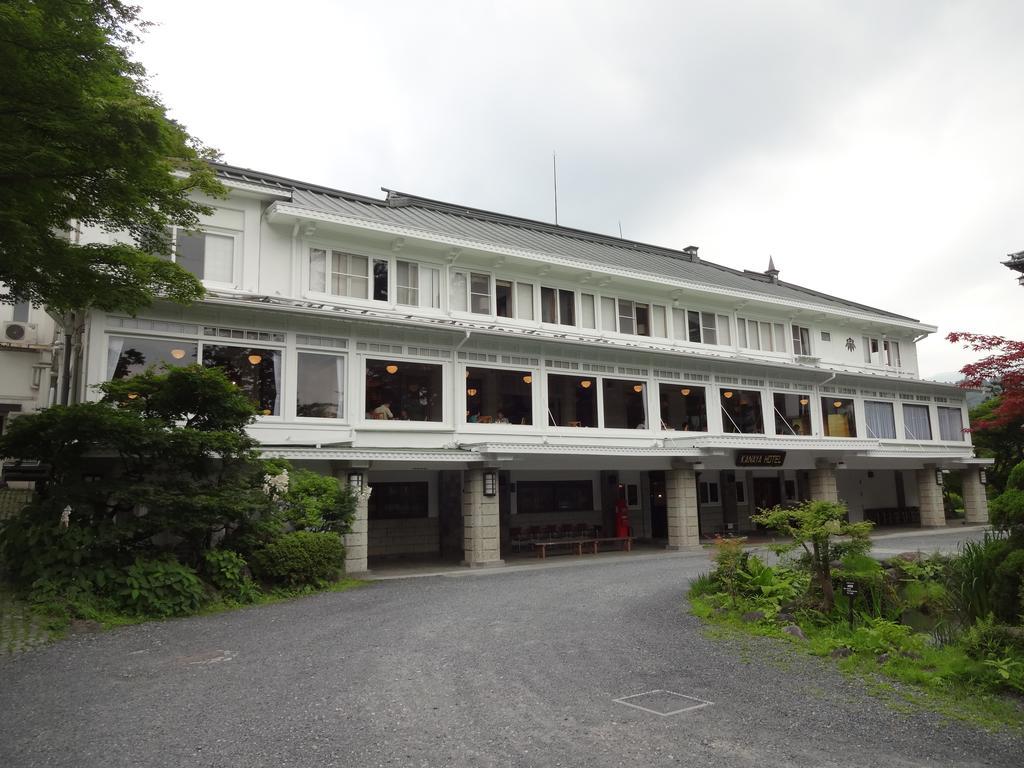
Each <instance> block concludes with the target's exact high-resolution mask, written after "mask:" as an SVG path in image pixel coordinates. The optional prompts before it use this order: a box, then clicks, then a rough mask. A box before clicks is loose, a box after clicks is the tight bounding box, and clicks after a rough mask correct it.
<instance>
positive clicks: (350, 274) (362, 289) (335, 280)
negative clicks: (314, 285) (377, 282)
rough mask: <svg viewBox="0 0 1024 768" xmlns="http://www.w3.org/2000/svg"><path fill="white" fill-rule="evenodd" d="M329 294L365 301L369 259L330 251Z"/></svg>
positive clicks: (367, 293)
mask: <svg viewBox="0 0 1024 768" xmlns="http://www.w3.org/2000/svg"><path fill="white" fill-rule="evenodd" d="M331 261H332V266H331V293H333V294H334V295H336V296H350V297H352V298H354V299H365V298H367V297H368V296H369V287H370V280H369V273H368V272H367V270H368V269H369V259H367V258H366V257H365V256H356V255H354V254H349V253H342V252H341V251H331Z"/></svg>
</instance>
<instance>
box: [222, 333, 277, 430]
mask: <svg viewBox="0 0 1024 768" xmlns="http://www.w3.org/2000/svg"><path fill="white" fill-rule="evenodd" d="M203 366H204V367H206V368H220V369H221V370H223V371H224V373H225V374H226V375H227V377H228V378H229V379H231V381H233V382H234V383H235V385H236V386H237V387H238V388H239V389H240V390H242V391H243V392H245V393H246V394H247V395H248V396H249V397H250V398H251V399H252V400H253V401H254V402H255V403H256V408H257V410H258V411H259V412H260V413H262V414H263V415H264V416H280V415H281V352H280V351H279V350H276V349H257V348H254V347H234V346H227V345H221V344H203Z"/></svg>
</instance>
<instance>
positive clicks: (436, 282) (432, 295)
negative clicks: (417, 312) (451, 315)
mask: <svg viewBox="0 0 1024 768" xmlns="http://www.w3.org/2000/svg"><path fill="white" fill-rule="evenodd" d="M418 272H419V275H420V306H421V307H432V308H433V309H440V308H441V270H440V269H438V268H437V267H419V269H418Z"/></svg>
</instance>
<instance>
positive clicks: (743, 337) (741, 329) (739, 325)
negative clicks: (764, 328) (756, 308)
mask: <svg viewBox="0 0 1024 768" xmlns="http://www.w3.org/2000/svg"><path fill="white" fill-rule="evenodd" d="M736 335H737V337H738V338H737V342H738V343H739V345H740V347H742V348H744V349H746V348H747V321H746V320H744V319H743V318H742V317H740V318H737V319H736Z"/></svg>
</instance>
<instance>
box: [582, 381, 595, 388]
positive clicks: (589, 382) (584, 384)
mask: <svg viewBox="0 0 1024 768" xmlns="http://www.w3.org/2000/svg"><path fill="white" fill-rule="evenodd" d="M593 383H594V382H592V381H591V380H590V379H584V380H583V381H581V382H580V386H581V387H583V388H584V389H590V385H591V384H593Z"/></svg>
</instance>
